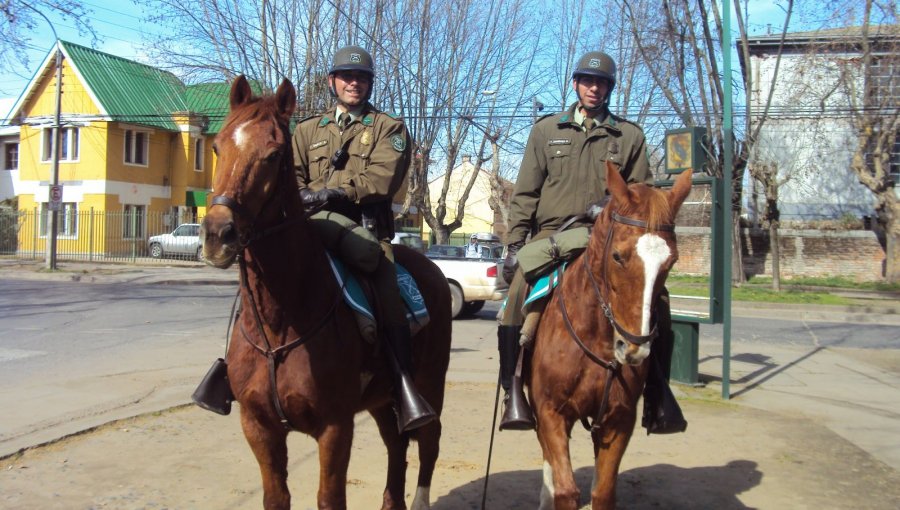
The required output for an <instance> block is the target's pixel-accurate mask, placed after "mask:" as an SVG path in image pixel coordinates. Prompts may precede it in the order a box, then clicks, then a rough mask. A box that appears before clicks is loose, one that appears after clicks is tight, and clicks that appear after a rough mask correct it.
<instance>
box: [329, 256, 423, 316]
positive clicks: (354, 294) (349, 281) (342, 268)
mask: <svg viewBox="0 0 900 510" xmlns="http://www.w3.org/2000/svg"><path fill="white" fill-rule="evenodd" d="M328 262H329V263H330V264H331V270H332V271H333V272H334V276H335V278H337V280H338V285H340V286H341V289H342V290H343V293H344V301H345V302H346V303H347V306H349V307H350V308H352V309H353V311H354V312H356V313H357V314H359V315H361V316H363V317H365V318H366V319H368V320H370V321H372V322H374V321H375V314H374V312H373V311H372V305H371V304H370V303H369V300H368V299H367V298H366V295H365V293H364V292H363V289H362V286H361V285H360V283H359V281H358V280H357V279H356V276H355V275H353V273H351V272H350V271H349V270H347V266H346V265H345V264H344V263H343V262H341V261H340V260H338V259H337V257H334V256H333V255H331V254H330V253H329V254H328ZM395 266H396V268H397V286H398V287H399V288H400V295H401V296H403V300H404V301H405V302H406V317H407V318H408V319H409V321H410V323H411V324H413V325H414V326H416V327H415V328H414V329H418V328H421V327H422V326H424V325H425V324H427V323H428V310H427V309H426V308H425V298H424V297H422V293H421V292H419V287H418V285H416V281H415V279H413V277H412V275H411V274H409V271H407V270H406V268H405V267H403V266H401V265H400V264H395Z"/></svg>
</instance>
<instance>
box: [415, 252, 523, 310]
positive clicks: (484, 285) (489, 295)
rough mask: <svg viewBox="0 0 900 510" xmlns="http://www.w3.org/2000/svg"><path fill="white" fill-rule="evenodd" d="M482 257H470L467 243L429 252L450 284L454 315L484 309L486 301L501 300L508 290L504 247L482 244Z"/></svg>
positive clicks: (428, 255)
mask: <svg viewBox="0 0 900 510" xmlns="http://www.w3.org/2000/svg"><path fill="white" fill-rule="evenodd" d="M480 248H481V255H482V258H477V259H476V258H466V256H465V254H466V248H465V246H451V245H446V244H436V245H432V246H430V247H429V248H428V251H427V252H425V255H426V256H427V257H428V258H430V259H431V261H432V262H434V263H435V265H437V266H438V267H439V268H440V270H441V272H443V273H444V277H445V278H447V283H448V284H449V285H450V297H451V299H452V302H451V309H452V315H453V318H456V317H457V316H459V315H460V314H473V313H476V312H478V311H479V310H481V308H482V307H483V306H484V303H485V301H500V300H503V299H505V298H506V291H507V290H508V288H507V286H506V282H504V281H503V278H502V277H501V276H500V275H501V269H502V267H501V264H502V262H503V261H502V259H500V255H501V254H502V252H503V246H502V245H497V246H492V245H487V244H483V245H481V246H480Z"/></svg>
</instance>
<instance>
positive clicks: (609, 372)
mask: <svg viewBox="0 0 900 510" xmlns="http://www.w3.org/2000/svg"><path fill="white" fill-rule="evenodd" d="M610 217H611V218H612V220H613V221H614V222H617V223H622V224H625V225H630V226H633V227H640V228H643V229H647V230H649V226H648V224H647V222H646V221H643V220H638V219H635V218H629V217H627V216H622V215H620V214H618V213H616V212H615V211H612V212H611V214H610ZM614 228H615V226H614V225H613V224H611V225H610V226H609V230H608V231H607V234H606V241H605V245H604V248H603V252H604V254H607V252H609V247H610V245H611V243H612V237H613V230H614ZM655 230H660V231H664V232H674V231H675V225H670V224H663V225H658V226H657V227H656V228H655ZM588 256H589V253H588V252H587V251H585V253H584V255H583V256H582V263H583V265H584V271H585V272H586V273H587V275H588V279H589V280H590V282H591V287H592V288H593V289H594V294H595V295H596V296H597V300H598V301H599V303H600V308H601V309H602V310H603V315H604V316H605V317H606V319H607V320H608V321H609V323H610V324H611V325H612V326H613V328H614V329H615V330H616V331H617V332H618V333H619V334H620V335H621V336H622V337H623V338H625V339H626V340H627V341H628V342H630V343H632V344H635V345H642V344H645V343H647V342H649V341H651V340H653V339H655V338H656V337H657V336H658V331H657V328H656V324H654V325H653V329H652V330H651V331H650V333H649V334H647V335H634V334H632V333H630V332H629V331H627V330H626V329H625V328H623V327H622V326H621V325H620V324H619V323H618V321H616V319H615V317H614V316H613V312H612V308H610V306H609V305H608V304H607V302H606V300H605V299H603V293H602V292H601V291H600V285H599V284H598V283H597V280H596V278H594V274H593V272H592V271H591V268H590V265H589V264H588ZM607 267H608V264H604V266H603V270H604V274H605V273H606V269H607ZM564 273H565V271H564V269H563V267H562V266H560V268H559V285H558V288H559V299H557V304H558V305H559V311H560V314H561V315H562V319H563V323H564V324H565V325H566V330H568V332H569V336H570V337H571V338H572V340H573V341H574V342H575V343H576V344H577V345H578V347H579V348H580V349H581V350H582V352H584V354H585V356H586V357H587V358H588V359H589V360H591V361H593V362H594V363H596V364H597V365H600V366H601V367H603V368H605V369H606V382H605V384H604V385H603V397H602V399H601V401H600V409H599V410H598V411H597V414H596V415H595V417H594V419H593V423H592V424H590V425H588V422H587V419H586V418H582V419H581V423H582V425H583V426H584V428H585V429H587V430H589V431H590V432H591V435H592V436H594V435H595V434H596V435H597V436H598V437H599V434H600V432H601V431H602V426H601V421H602V418H603V415H604V414H606V409H607V407H608V406H609V392H610V388H611V387H612V380H613V376H614V375H616V374H617V373H618V371H619V368H621V366H622V365H621V364H620V363H619V362H618V360H616V359H613V360H612V361H607V360H604V359H602V358H601V357H599V356H597V355H596V354H594V353H593V351H591V349H590V348H589V347H588V346H587V345H586V344H585V343H584V341H583V340H582V339H581V337H580V336H579V335H578V332H576V331H575V326H574V325H573V324H572V321H571V320H570V319H569V313H568V311H567V310H566V304H565V299H564V295H565V293H564V292H563V274H564ZM608 280H609V279H608V278H604V283H605V284H606V288H607V290H608V289H609V287H608V285H609V282H608Z"/></svg>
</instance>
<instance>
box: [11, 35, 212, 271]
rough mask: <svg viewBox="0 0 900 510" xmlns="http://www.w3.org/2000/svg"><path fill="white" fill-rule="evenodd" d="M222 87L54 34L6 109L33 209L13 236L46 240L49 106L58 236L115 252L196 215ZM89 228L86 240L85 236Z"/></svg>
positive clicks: (22, 193) (22, 197) (27, 203)
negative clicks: (190, 81)
mask: <svg viewBox="0 0 900 510" xmlns="http://www.w3.org/2000/svg"><path fill="white" fill-rule="evenodd" d="M57 50H58V51H59V52H61V54H62V80H61V83H57V77H56V76H57V74H56V73H57V69H56V53H57ZM57 87H59V88H57ZM228 90H229V89H228V85H227V84H224V83H219V84H207V85H197V86H186V85H185V84H184V83H182V82H181V81H180V80H179V79H178V78H176V77H175V76H174V75H173V74H171V73H168V72H165V71H162V70H159V69H156V68H153V67H151V66H147V65H144V64H140V63H137V62H133V61H130V60H126V59H123V58H120V57H116V56H113V55H109V54H106V53H102V52H99V51H96V50H93V49H90V48H86V47H83V46H79V45H76V44H72V43H69V42H65V41H58V42H57V45H56V47H55V48H54V49H52V50H51V51H50V53H49V54H48V55H47V58H46V59H45V60H44V62H43V63H42V65H41V67H40V68H39V69H38V72H37V73H36V74H35V76H34V78H33V79H32V81H31V82H30V83H29V84H28V86H27V87H26V89H25V90H24V91H23V92H22V94H21V96H20V97H19V99H18V101H17V102H16V103H15V106H14V107H13V109H12V110H11V111H10V115H9V118H10V122H11V123H12V124H14V125H18V126H19V128H20V131H19V146H18V169H19V182H18V183H17V192H16V195H17V197H18V207H19V211H24V212H31V211H34V212H35V213H36V215H39V217H40V225H39V226H38V225H35V227H34V228H33V229H32V230H34V231H35V232H36V234H35V235H31V233H29V232H24V233H23V234H22V235H20V238H19V250H36V251H41V250H43V249H45V248H44V247H43V245H44V242H45V240H46V233H47V231H48V227H47V220H46V218H47V214H46V212H47V211H48V210H49V207H50V203H51V195H50V191H51V184H52V182H53V159H54V158H53V157H52V156H53V154H52V150H51V144H52V138H53V137H52V133H53V127H54V124H55V122H56V121H55V118H56V115H57V114H58V115H59V118H60V135H59V143H58V155H59V158H58V160H59V165H58V179H57V182H58V183H59V184H60V185H61V186H62V196H61V199H58V200H59V202H60V204H59V207H60V208H59V223H58V225H59V229H58V245H59V247H60V249H66V251H70V252H71V251H72V248H73V247H74V246H76V245H77V246H78V247H79V248H77V249H76V250H75V251H78V250H82V251H84V250H88V249H89V250H90V251H91V253H102V254H110V255H114V254H115V253H114V252H116V251H118V250H125V249H131V250H134V249H135V247H136V246H138V247H139V248H140V249H143V248H145V247H143V246H142V243H144V242H145V241H146V239H147V237H148V236H150V235H154V234H157V233H160V232H161V231H168V230H171V229H173V228H174V227H175V226H177V225H178V223H181V222H192V221H196V220H197V218H198V215H199V216H202V215H203V214H204V212H205V207H206V195H207V193H208V192H209V190H210V187H211V182H212V170H213V165H214V156H213V153H212V138H213V137H214V135H215V133H216V132H217V131H218V129H219V127H220V126H221V122H222V120H223V119H224V116H225V114H226V113H227V109H228ZM57 101H59V102H58V103H57ZM57 104H58V105H59V107H58V111H57ZM87 213H90V216H89V218H90V220H88V219H87V218H88V216H86V214H87ZM95 218H96V221H95ZM151 218H162V221H151V220H150V219H151ZM88 223H89V224H88ZM88 236H90V239H91V242H90V247H87V246H85V245H84V244H83V243H84V240H85V239H86V238H87V237H88ZM122 240H130V241H132V242H131V243H130V246H129V245H128V244H125V245H122V244H121V243H120V241H122ZM67 244H69V245H70V246H69V247H66V245H67ZM118 246H126V247H125V248H120V247H118Z"/></svg>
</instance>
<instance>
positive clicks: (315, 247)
mask: <svg viewBox="0 0 900 510" xmlns="http://www.w3.org/2000/svg"><path fill="white" fill-rule="evenodd" d="M283 221H285V222H288V224H287V225H286V226H283V228H281V230H278V231H275V232H274V233H272V234H271V235H269V236H266V237H263V238H260V239H256V240H254V241H253V242H252V243H251V244H250V245H249V246H248V247H247V248H246V249H245V251H244V261H243V262H242V264H243V265H244V269H242V272H243V273H244V274H243V275H242V276H241V278H242V279H244V278H245V279H246V281H245V282H244V283H243V291H244V292H243V300H244V306H245V307H248V306H253V305H254V304H255V305H256V307H257V310H259V312H260V316H261V317H262V319H263V322H265V323H266V324H267V325H269V327H270V328H271V329H272V330H273V331H282V332H285V331H288V330H295V331H294V334H299V333H300V332H302V331H304V326H307V325H309V324H310V323H313V322H316V321H318V320H319V318H320V317H321V316H322V315H323V314H325V313H328V312H327V311H328V309H329V308H330V306H331V304H332V303H333V301H334V299H336V297H335V296H336V292H338V289H337V283H336V280H335V278H334V276H333V275H332V273H331V269H330V265H329V263H328V259H327V257H326V255H325V249H324V247H323V246H322V244H321V242H320V241H319V239H318V237H317V236H315V235H314V233H313V232H312V226H311V224H310V223H309V222H308V221H306V219H305V218H304V217H303V211H302V208H300V207H297V208H293V207H286V208H285V214H284V220H283ZM276 225H277V224H275V223H272V224H270V226H269V228H275V227H276ZM260 230H261V231H264V227H263V228H261V229H260ZM248 292H249V293H250V294H251V295H247V293H248Z"/></svg>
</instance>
